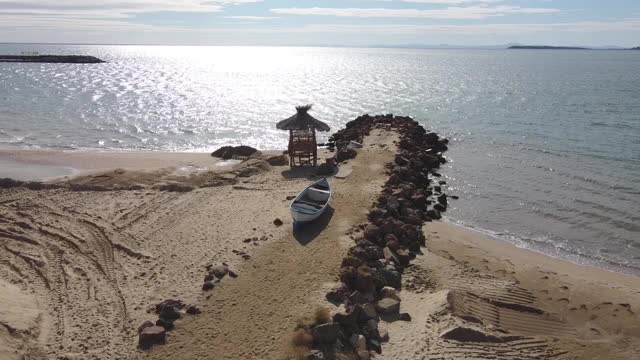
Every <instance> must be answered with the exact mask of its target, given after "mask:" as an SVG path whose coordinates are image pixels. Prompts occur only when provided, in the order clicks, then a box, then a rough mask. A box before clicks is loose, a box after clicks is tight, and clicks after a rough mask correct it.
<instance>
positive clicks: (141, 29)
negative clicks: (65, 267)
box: [0, 0, 640, 47]
mask: <svg viewBox="0 0 640 360" xmlns="http://www.w3.org/2000/svg"><path fill="white" fill-rule="evenodd" d="M0 42H35V43H83V44H93V43H96V44H162V45H295V46H407V45H422V46H424V45H442V44H447V45H454V46H485V45H503V44H510V43H519V44H530V45H543V44H544V45H563V46H570V45H574V46H608V45H615V46H627V47H630V46H640V0H608V1H607V0H342V1H336V0H303V1H293V0H205V1H202V0H0Z"/></svg>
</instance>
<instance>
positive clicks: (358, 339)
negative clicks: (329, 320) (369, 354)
mask: <svg viewBox="0 0 640 360" xmlns="http://www.w3.org/2000/svg"><path fill="white" fill-rule="evenodd" d="M349 342H350V343H351V346H353V347H354V349H356V350H362V351H366V350H367V339H366V338H365V337H364V336H362V335H359V334H353V335H351V338H350V339H349Z"/></svg>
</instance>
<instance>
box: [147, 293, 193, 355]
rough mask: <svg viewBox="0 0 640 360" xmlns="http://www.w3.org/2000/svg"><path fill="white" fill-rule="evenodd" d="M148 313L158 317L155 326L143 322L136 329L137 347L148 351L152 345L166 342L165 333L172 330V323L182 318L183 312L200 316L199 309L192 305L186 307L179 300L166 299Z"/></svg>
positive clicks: (148, 322) (149, 322)
mask: <svg viewBox="0 0 640 360" xmlns="http://www.w3.org/2000/svg"><path fill="white" fill-rule="evenodd" d="M148 312H150V313H151V312H154V313H155V314H156V315H158V320H156V322H155V324H154V323H153V322H151V321H145V322H144V323H143V324H142V325H140V326H139V327H138V347H139V348H140V349H142V350H148V349H150V348H151V347H152V346H153V345H156V344H159V345H162V344H164V343H165V342H166V335H167V331H171V330H173V329H174V327H175V325H174V322H175V321H176V320H178V319H180V318H181V317H182V314H183V312H184V313H186V314H189V315H198V314H200V309H198V308H197V307H195V306H194V305H186V304H185V303H183V302H182V301H181V300H173V299H168V300H165V301H163V302H161V303H159V304H156V305H155V306H153V307H152V308H151V309H149V310H148Z"/></svg>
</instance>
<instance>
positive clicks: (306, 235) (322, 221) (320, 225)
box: [293, 205, 334, 246]
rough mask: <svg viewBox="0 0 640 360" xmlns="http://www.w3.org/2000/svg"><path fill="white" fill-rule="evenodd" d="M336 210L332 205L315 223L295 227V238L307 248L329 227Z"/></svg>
mask: <svg viewBox="0 0 640 360" xmlns="http://www.w3.org/2000/svg"><path fill="white" fill-rule="evenodd" d="M333 213H334V210H333V208H332V207H331V205H329V206H327V210H325V211H324V213H323V214H322V216H320V217H319V218H318V219H316V220H315V221H313V222H310V223H308V224H304V225H297V226H296V225H294V227H293V237H294V238H295V239H296V241H297V242H298V243H300V245H302V246H306V245H307V244H309V243H310V242H312V241H313V240H315V238H317V237H318V235H320V234H322V231H324V229H325V228H326V227H327V226H328V225H329V222H331V218H332V217H333Z"/></svg>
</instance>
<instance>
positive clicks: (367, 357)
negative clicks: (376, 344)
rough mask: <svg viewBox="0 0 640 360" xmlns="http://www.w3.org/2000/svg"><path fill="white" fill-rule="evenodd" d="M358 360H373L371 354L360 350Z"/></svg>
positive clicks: (357, 353)
mask: <svg viewBox="0 0 640 360" xmlns="http://www.w3.org/2000/svg"><path fill="white" fill-rule="evenodd" d="M356 355H357V356H358V360H371V354H370V353H369V351H367V350H358V351H357V352H356Z"/></svg>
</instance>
